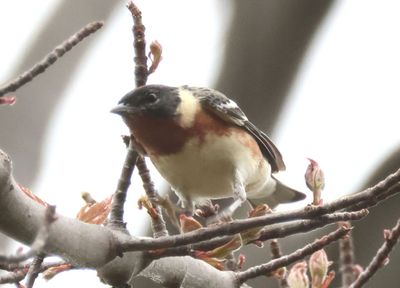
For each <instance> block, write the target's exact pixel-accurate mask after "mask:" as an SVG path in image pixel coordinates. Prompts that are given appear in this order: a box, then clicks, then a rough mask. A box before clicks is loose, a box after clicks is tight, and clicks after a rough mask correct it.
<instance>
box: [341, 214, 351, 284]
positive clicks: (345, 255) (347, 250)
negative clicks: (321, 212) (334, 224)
mask: <svg viewBox="0 0 400 288" xmlns="http://www.w3.org/2000/svg"><path fill="white" fill-rule="evenodd" d="M339 225H341V226H345V227H350V226H351V225H350V222H343V223H339ZM339 254H340V270H341V273H342V287H343V288H347V287H349V286H350V285H351V283H353V282H354V280H355V274H354V247H353V237H352V236H351V232H350V233H349V234H348V236H347V237H343V238H341V239H340V240H339Z"/></svg>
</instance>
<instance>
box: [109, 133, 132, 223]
mask: <svg viewBox="0 0 400 288" xmlns="http://www.w3.org/2000/svg"><path fill="white" fill-rule="evenodd" d="M138 157H139V154H138V153H137V152H136V151H135V148H134V147H133V141H129V144H128V149H127V152H126V156H125V162H124V165H123V166H122V171H121V176H120V178H119V180H118V185H117V189H116V191H115V193H114V196H113V200H112V204H111V205H112V206H111V211H110V218H109V221H108V224H107V226H108V227H110V228H113V229H122V230H125V227H126V225H125V223H124V219H123V218H124V204H125V200H126V194H127V191H128V188H129V185H130V184H131V177H132V173H133V170H134V169H135V165H136V161H137V158H138Z"/></svg>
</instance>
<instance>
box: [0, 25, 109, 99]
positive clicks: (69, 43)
mask: <svg viewBox="0 0 400 288" xmlns="http://www.w3.org/2000/svg"><path fill="white" fill-rule="evenodd" d="M102 26H103V22H92V23H89V24H87V25H86V26H85V27H83V28H81V29H80V30H79V31H78V32H76V33H75V34H73V35H72V36H71V37H69V38H68V39H67V40H66V41H64V42H63V43H61V44H60V45H59V46H57V47H56V48H54V50H53V51H51V52H50V53H49V54H47V55H46V56H45V57H44V58H43V59H42V60H41V61H40V62H38V63H36V64H35V65H34V66H33V67H32V68H30V69H29V70H27V71H25V72H23V73H22V74H21V75H19V76H18V77H17V78H15V79H14V80H12V81H11V82H10V83H8V84H6V85H5V86H3V87H1V88H0V97H1V96H3V95H4V94H6V93H9V92H13V91H16V90H17V89H18V88H20V87H21V86H23V85H25V84H26V83H27V82H29V81H32V79H33V78H35V77H36V76H37V75H39V74H41V73H43V72H44V71H45V70H46V69H47V68H48V67H50V66H51V65H52V64H53V63H54V62H56V61H57V60H58V59H59V58H61V57H62V56H63V55H64V54H65V53H66V52H68V51H69V50H71V49H72V48H73V47H74V46H76V45H77V44H78V43H80V42H81V41H82V40H83V39H85V38H86V37H88V36H89V35H90V34H92V33H94V32H96V31H97V30H99V29H100V28H101V27H102Z"/></svg>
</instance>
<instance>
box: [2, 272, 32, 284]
mask: <svg viewBox="0 0 400 288" xmlns="http://www.w3.org/2000/svg"><path fill="white" fill-rule="evenodd" d="M26 273H28V271H27V270H25V271H24V270H19V271H17V272H10V273H7V274H4V275H2V276H0V284H7V283H18V282H20V281H22V280H24V278H25V276H26Z"/></svg>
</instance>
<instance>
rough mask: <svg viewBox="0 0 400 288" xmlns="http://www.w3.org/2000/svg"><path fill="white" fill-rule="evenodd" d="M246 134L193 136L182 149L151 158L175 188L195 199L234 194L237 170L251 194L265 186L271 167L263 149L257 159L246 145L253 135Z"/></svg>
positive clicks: (188, 197)
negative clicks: (196, 137)
mask: <svg viewBox="0 0 400 288" xmlns="http://www.w3.org/2000/svg"><path fill="white" fill-rule="evenodd" d="M245 135H247V136H245V137H232V136H229V135H226V136H220V135H219V136H215V135H211V136H207V137H205V139H202V141H203V142H200V140H199V139H192V140H191V141H189V142H187V143H186V144H185V146H184V148H183V150H182V151H181V152H180V153H177V154H171V155H166V156H158V157H152V156H151V155H150V158H151V160H152V161H153V163H154V165H155V166H156V167H157V169H158V171H159V172H160V174H161V175H162V176H163V177H164V178H165V179H166V180H167V181H168V182H169V183H170V184H171V186H172V188H173V189H174V190H175V191H176V192H178V194H181V195H182V196H184V197H186V198H187V199H190V200H192V201H199V200H201V199H205V198H209V199H216V198H226V197H232V196H233V185H234V183H233V181H234V173H235V170H237V172H238V174H239V176H240V178H241V179H242V182H243V185H244V187H245V188H246V191H247V194H248V196H251V194H258V193H257V192H259V191H260V190H261V189H262V188H263V187H264V186H265V183H266V182H267V180H268V179H269V178H270V173H271V171H270V169H271V168H270V166H269V164H268V163H267V162H266V161H265V160H264V158H263V157H262V155H261V153H260V155H256V156H257V157H256V159H257V160H255V157H254V151H251V149H249V148H248V147H246V141H249V139H250V138H246V137H251V136H250V135H248V134H245ZM250 140H252V141H254V140H253V139H252V138H251V139H250ZM252 153H253V154H252ZM250 198H251V197H250Z"/></svg>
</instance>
